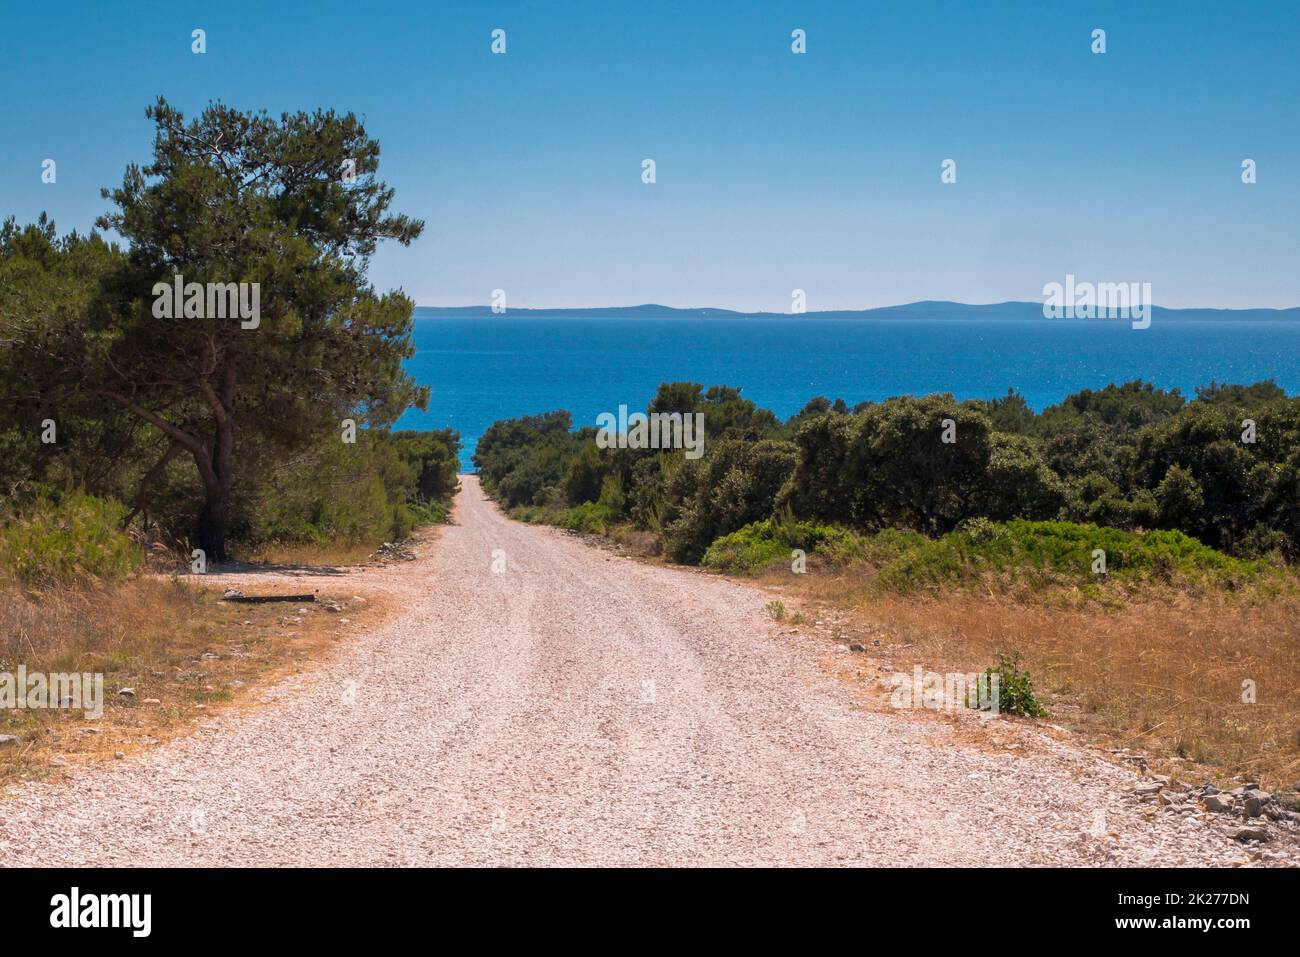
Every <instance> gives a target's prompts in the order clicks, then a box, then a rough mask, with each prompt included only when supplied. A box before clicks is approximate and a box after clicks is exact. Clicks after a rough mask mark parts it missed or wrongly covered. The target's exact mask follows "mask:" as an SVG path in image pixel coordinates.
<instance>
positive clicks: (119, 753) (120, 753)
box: [113, 751, 126, 761]
mask: <svg viewBox="0 0 1300 957" xmlns="http://www.w3.org/2000/svg"><path fill="white" fill-rule="evenodd" d="M113 757H114V758H116V759H117V760H118V761H121V760H122V759H123V758H125V757H126V752H125V751H114V752H113Z"/></svg>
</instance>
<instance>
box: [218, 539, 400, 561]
mask: <svg viewBox="0 0 1300 957" xmlns="http://www.w3.org/2000/svg"><path fill="white" fill-rule="evenodd" d="M374 550H375V549H374V547H373V546H372V545H369V544H367V543H365V542H270V543H267V544H264V545H258V546H256V547H254V548H249V549H236V554H235V558H236V559H238V560H239V561H244V562H255V563H258V564H264V565H356V564H359V563H361V562H364V561H365V560H366V559H367V558H369V557H370V556H371V554H373V553H374Z"/></svg>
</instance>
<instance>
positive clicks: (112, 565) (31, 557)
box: [0, 491, 143, 584]
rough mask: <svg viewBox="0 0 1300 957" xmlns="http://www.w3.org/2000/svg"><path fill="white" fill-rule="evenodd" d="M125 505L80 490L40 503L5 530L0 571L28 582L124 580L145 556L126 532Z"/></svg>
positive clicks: (0, 537)
mask: <svg viewBox="0 0 1300 957" xmlns="http://www.w3.org/2000/svg"><path fill="white" fill-rule="evenodd" d="M125 515H126V508H125V506H123V505H121V504H120V503H118V502H114V501H110V500H107V499H102V498H96V497H95V496H93V495H87V494H86V493H85V492H81V491H77V492H72V493H69V494H67V495H64V496H63V497H62V498H61V499H59V500H57V501H56V500H54V499H52V498H42V499H39V500H38V501H37V502H36V504H35V505H34V506H33V507H32V508H31V509H30V510H29V511H28V512H26V513H24V514H21V515H17V516H14V517H12V518H11V519H10V520H9V521H8V522H7V523H6V524H5V526H4V528H3V529H2V530H0V569H3V570H4V571H5V572H6V573H7V574H9V575H10V576H12V577H13V578H15V579H17V580H18V581H22V582H28V583H37V584H39V583H45V582H71V581H76V580H83V579H119V578H124V577H126V576H127V575H129V574H130V573H131V572H133V571H135V570H136V569H137V568H139V567H140V565H141V563H142V561H143V555H142V554H141V552H140V550H139V549H138V548H137V547H136V545H135V543H134V542H132V541H131V539H130V538H129V537H128V536H127V535H126V534H125V533H124V532H123V531H122V529H121V524H122V519H123V518H124V517H125Z"/></svg>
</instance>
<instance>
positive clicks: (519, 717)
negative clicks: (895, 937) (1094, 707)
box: [0, 477, 1245, 866]
mask: <svg viewBox="0 0 1300 957" xmlns="http://www.w3.org/2000/svg"><path fill="white" fill-rule="evenodd" d="M462 483H463V486H464V487H463V491H462V493H461V494H460V497H459V500H458V506H457V510H456V516H455V518H456V522H457V524H455V525H453V526H450V527H448V528H446V529H444V530H443V532H442V534H441V536H440V538H439V539H438V540H437V541H436V542H432V543H428V544H425V545H422V546H421V547H420V548H419V549H418V553H419V558H418V560H417V561H415V562H409V563H398V564H395V565H392V566H388V567H385V568H382V569H366V570H363V571H359V572H356V573H354V574H355V576H356V581H357V583H358V584H357V587H358V588H361V587H363V586H364V587H366V588H372V589H374V588H384V589H386V590H389V591H392V592H395V593H398V594H400V595H401V596H402V597H403V599H404V600H405V602H406V603H407V610H406V612H405V613H404V614H403V615H401V616H400V618H398V619H395V620H394V621H392V622H391V623H390V624H388V625H387V626H384V627H382V628H377V629H376V630H375V631H374V632H373V633H369V634H361V635H358V636H356V637H355V638H349V639H347V640H348V641H349V642H350V646H349V647H348V648H346V649H345V650H343V651H342V653H341V654H340V655H338V656H337V658H336V659H335V660H332V661H330V662H327V663H324V664H321V665H319V666H318V667H314V668H311V669H309V670H308V671H307V672H306V673H304V674H302V675H298V676H295V677H293V678H290V679H287V680H285V681H283V682H281V683H279V684H278V685H276V686H275V687H274V688H273V689H272V691H271V692H270V693H268V694H267V696H266V697H267V701H266V702H265V703H263V704H260V705H259V706H257V707H256V708H252V709H250V710H248V711H246V712H243V713H238V714H235V713H231V715H229V716H227V717H225V718H222V719H219V720H213V721H212V722H211V724H210V725H209V726H207V727H204V728H203V729H202V730H200V731H198V732H197V733H195V734H193V735H191V736H190V737H188V738H185V739H182V740H178V741H174V742H172V743H170V744H166V745H162V746H159V747H158V748H156V749H155V750H154V751H152V752H150V753H148V754H146V755H143V756H141V757H137V758H131V759H128V760H125V761H116V762H110V763H108V764H104V765H100V766H96V767H94V768H90V769H86V770H84V771H81V772H78V773H77V775H76V776H75V777H74V778H73V779H72V780H71V781H68V782H65V783H62V784H28V785H24V786H22V787H21V788H19V789H16V791H15V792H14V793H13V795H12V796H11V797H10V798H9V799H7V800H4V801H0V819H3V820H4V823H3V825H0V862H2V863H4V864H18V865H43V864H49V865H78V864H97V865H164V866H166V865H209V864H216V865H236V864H238V865H383V864H396V865H428V864H525V865H576V864H607V865H651V864H656V865H673V864H687V865H696V864H699V865H703V864H724V865H726V864H790V865H812V864H871V865H1000V864H1011V865H1050V864H1061V865H1081V864H1108V863H1110V864H1178V863H1186V864H1227V863H1232V862H1241V861H1243V860H1245V853H1244V851H1243V849H1242V848H1241V846H1240V845H1236V844H1234V843H1233V842H1232V841H1231V840H1230V839H1229V838H1227V837H1226V836H1225V835H1224V834H1223V833H1222V831H1221V829H1217V828H1216V827H1214V826H1213V825H1212V824H1207V823H1202V822H1201V820H1200V819H1199V818H1197V817H1195V816H1187V815H1184V816H1182V817H1180V818H1175V817H1174V816H1172V815H1161V816H1159V817H1158V818H1157V819H1156V820H1155V821H1151V822H1149V821H1145V820H1143V819H1142V817H1141V815H1140V814H1139V813H1138V811H1137V810H1136V808H1135V807H1133V806H1132V804H1131V803H1130V802H1129V801H1128V800H1127V799H1126V798H1125V794H1126V792H1127V791H1128V790H1129V789H1130V788H1131V787H1132V786H1133V785H1134V784H1135V783H1136V781H1137V779H1136V777H1135V776H1134V774H1133V773H1132V772H1130V771H1128V770H1125V769H1121V768H1118V767H1116V766H1113V765H1112V764H1110V763H1108V762H1106V761H1104V760H1102V759H1101V758H1100V757H1099V756H1098V755H1096V754H1094V753H1093V752H1091V751H1088V750H1085V749H1083V748H1076V747H1073V746H1068V745H1063V744H1059V743H1055V742H1051V741H1049V740H1048V739H1047V738H1046V736H1041V735H1040V736H1037V737H1038V738H1041V739H1042V740H1041V741H1040V742H1039V743H1038V744H1037V745H1036V746H1035V747H1033V748H1032V749H1028V750H1029V751H1030V752H1031V753H1029V754H1027V755H1026V756H1023V757H1012V756H1009V755H998V756H991V755H989V754H987V753H983V752H982V751H980V750H978V749H975V748H972V747H969V746H964V745H960V744H958V743H956V742H955V741H954V740H953V737H952V732H951V731H950V730H949V728H948V727H947V725H946V724H945V723H944V722H942V721H935V720H927V719H923V718H917V717H915V716H912V715H900V714H893V713H878V712H871V711H865V710H862V709H860V708H859V707H856V706H855V703H854V695H855V694H860V692H855V691H854V689H852V688H851V687H849V686H847V685H845V684H843V683H841V682H839V681H836V680H835V679H833V678H831V677H829V676H828V675H827V673H826V671H825V669H824V668H823V667H822V666H821V665H820V664H819V662H820V661H821V660H822V658H823V656H824V654H825V649H826V645H825V642H824V641H820V642H819V641H818V640H816V639H813V638H805V637H800V636H793V635H785V634H778V631H779V630H780V629H778V627H777V626H775V625H774V623H773V622H771V620H770V619H769V618H768V616H767V615H766V614H765V612H764V604H765V602H766V601H767V600H768V598H769V596H768V595H766V594H765V593H764V592H762V591H761V590H759V589H758V588H754V587H749V586H746V585H743V584H737V583H735V582H731V581H728V580H725V579H722V578H718V577H715V576H710V575H705V574H702V573H698V572H693V571H690V570H679V569H668V568H658V567H652V566H648V565H644V564H640V563H637V562H635V561H632V560H629V559H624V558H618V557H612V556H611V555H609V554H608V553H606V552H603V551H601V550H598V549H594V548H590V547H588V546H586V545H584V544H582V543H581V542H580V541H577V540H575V539H574V538H573V537H571V536H568V535H566V534H564V533H562V532H559V531H557V530H553V529H547V528H539V527H532V526H526V525H522V524H519V523H516V522H512V521H510V520H508V519H506V518H505V517H504V516H502V514H501V513H500V512H499V511H498V510H497V509H496V507H495V506H494V505H492V504H491V503H490V502H489V501H487V500H486V499H485V498H484V496H483V494H482V493H481V491H480V489H479V486H478V482H477V480H476V479H475V478H473V477H462ZM496 549H501V550H503V551H504V557H505V562H506V568H505V571H504V572H503V573H500V574H497V573H494V572H493V571H492V569H491V566H492V563H493V557H494V556H493V553H494V550H496ZM267 577H269V578H275V577H276V576H265V575H261V576H249V575H239V576H231V577H230V579H229V580H230V582H231V583H233V584H235V585H236V586H237V587H243V588H247V587H248V586H249V585H256V584H257V583H258V581H257V579H258V578H267ZM342 582H348V584H342V583H341V581H340V579H338V578H332V579H330V580H328V587H329V588H330V590H331V591H334V592H336V593H337V592H338V591H339V590H340V589H341V588H347V587H351V582H349V580H348V579H343V580H342ZM281 583H282V584H283V581H282V580H281ZM308 584H310V583H308ZM1099 813H1101V814H1103V815H1104V817H1100V818H1099V817H1098V814H1099ZM1099 824H1100V825H1104V827H1101V828H1100V829H1099ZM1106 832H1114V835H1115V836H1111V835H1110V834H1109V833H1106ZM1094 833H1097V834H1101V835H1102V836H1099V837H1098V836H1092V834H1094Z"/></svg>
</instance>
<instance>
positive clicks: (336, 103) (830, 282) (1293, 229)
mask: <svg viewBox="0 0 1300 957" xmlns="http://www.w3.org/2000/svg"><path fill="white" fill-rule="evenodd" d="M2 17H3V19H2V26H0V214H4V215H8V214H13V215H16V216H17V217H18V218H19V219H20V220H24V221H26V220H30V219H33V218H34V217H35V216H36V215H37V214H38V213H39V212H40V211H41V210H48V211H49V212H50V213H51V214H52V215H53V216H54V217H55V219H56V221H57V222H58V225H59V227H60V229H64V230H66V229H70V228H73V227H76V228H78V229H87V228H89V227H90V225H91V223H92V221H93V219H94V217H95V215H97V214H98V213H99V212H101V211H103V209H104V208H105V201H104V200H102V199H100V197H99V193H98V190H99V188H100V187H101V186H109V185H116V184H117V183H119V182H120V180H121V176H122V172H123V170H124V168H125V166H126V164H127V163H128V162H129V161H131V160H140V161H144V160H146V159H147V158H148V156H149V152H148V151H149V148H150V144H151V140H152V134H151V128H150V125H149V124H148V123H147V121H146V120H145V118H144V114H143V111H144V107H145V106H146V105H147V104H148V103H150V102H152V101H153V100H154V98H155V97H156V96H157V95H159V94H163V95H165V96H166V97H167V98H168V99H169V100H170V101H171V102H172V103H173V104H175V105H176V106H178V107H180V108H182V109H184V110H185V111H186V112H187V113H189V112H194V111H197V110H198V109H200V108H201V107H202V106H203V105H204V104H205V103H206V102H207V101H208V100H210V99H221V100H223V101H224V102H226V103H228V104H231V105H233V106H237V107H240V108H262V107H265V108H267V109H269V110H271V111H272V112H273V113H278V112H280V111H282V110H297V109H314V108H316V107H318V106H322V107H332V108H334V109H337V110H340V111H347V110H351V111H354V112H356V113H357V114H358V115H360V116H362V117H363V118H364V119H365V121H366V124H367V128H368V130H369V132H370V133H371V134H372V135H373V136H375V137H377V138H378V139H379V141H380V144H381V147H382V158H381V163H380V175H381V177H382V178H384V179H386V180H387V181H388V182H389V183H391V184H392V185H393V186H395V187H396V189H397V204H396V205H397V208H398V209H399V210H400V211H402V212H406V213H409V214H411V215H414V216H418V217H421V218H423V219H424V220H426V223H427V228H426V232H425V235H424V237H423V238H422V239H421V240H419V241H418V242H417V243H416V244H414V245H413V246H411V247H410V248H409V249H402V248H400V247H394V248H390V249H386V250H384V251H382V252H381V253H380V254H379V255H378V256H377V257H376V259H375V262H374V264H373V267H372V271H371V277H372V279H373V280H374V282H375V284H376V285H377V286H379V287H381V288H395V287H401V288H403V289H405V291H406V292H407V293H408V294H409V295H410V296H412V297H413V298H414V299H415V301H416V302H417V303H419V304H422V305H465V304H471V303H486V302H487V301H488V299H489V296H490V295H491V291H492V290H493V289H496V288H502V289H505V290H506V293H507V297H508V298H507V302H508V304H509V305H511V306H535V307H548V306H590V305H624V304H633V303H641V302H661V303H665V304H668V305H673V306H721V307H729V308H737V309H747V310H759V309H767V310H773V311H786V310H788V309H789V307H790V294H791V290H793V289H795V288H802V289H804V290H806V294H807V307H808V309H809V310H815V309H836V308H861V307H867V306H877V305H887V304H892V303H899V302H909V301H912V300H917V299H956V300H960V301H965V302H991V301H999V300H1004V299H1030V300H1034V299H1040V298H1041V296H1042V287H1043V284H1044V283H1046V282H1051V281H1063V279H1064V276H1065V274H1066V273H1067V272H1070V273H1074V274H1075V275H1076V276H1077V277H1079V279H1080V280H1093V281H1113V282H1119V281H1142V282H1150V283H1151V284H1152V289H1153V298H1154V299H1155V301H1156V302H1157V303H1159V304H1161V305H1166V306H1175V307H1178V306H1229V307H1246V306H1274V307H1285V306H1296V305H1300V3H1297V2H1296V0H1291V2H1278V0H1274V2H1258V3H1256V2H1242V3H1238V2H1234V3H1217V2H1216V3H1211V2H1195V0H1194V2H1165V0H1159V2H1156V0H1143V2H1132V0H1123V2H1115V3H1065V2H1055V0H1034V2H1023V3H1022V2H1011V0H1003V2H990V3H977V2H969V0H965V2H948V3H942V2H940V3H933V2H931V3H917V2H898V3H869V2H861V0H858V2H844V3H838V2H837V3H830V2H825V3H767V2H761V0H748V2H737V3H707V2H704V0H697V2H682V3H667V2H636V3H633V2H615V0H604V2H591V3H562V2H552V3H542V2H537V3H526V4H524V3H491V2H477V3H475V2H464V3H439V2H434V0H418V2H414V0H413V2H401V3H383V2H373V3H367V2H363V0H355V2H348V3H335V2H325V0H310V2H301V3H297V2H280V0H274V2H272V0H262V2H257V3H249V2H243V0H222V2H220V3H211V2H209V3H184V2H174V0H166V2H148V3H144V2H141V3H116V2H115V3H108V2H103V0H94V2H79V3H54V2H51V3H19V2H12V0H11V2H8V3H6V4H5V9H4V10H3V14H2ZM196 27H201V28H203V29H205V30H206V31H207V48H208V49H207V53H206V54H204V55H202V56H199V55H195V54H193V53H191V52H190V44H191V39H190V32H191V30H193V29H194V28H196ZM496 28H501V29H504V30H505V31H506V43H507V47H506V49H507V52H506V54H505V55H494V54H493V53H492V52H491V50H490V44H491V36H490V34H491V31H492V30H493V29H496ZM796 28H801V29H803V30H805V31H807V53H806V54H803V55H796V54H794V53H792V52H791V49H790V44H791V38H790V34H791V31H792V30H794V29H796ZM1095 28H1102V29H1105V30H1106V45H1107V52H1106V53H1105V54H1101V55H1098V54H1094V53H1092V52H1091V49H1090V46H1091V43H1092V41H1091V36H1090V35H1091V32H1092V30H1093V29H1095ZM46 158H53V159H55V160H56V161H57V163H58V181H57V183H55V184H52V185H47V184H42V183H41V179H40V174H41V161H42V160H43V159H46ZM646 158H652V159H654V160H655V162H656V164H657V180H658V181H657V182H656V183H655V184H654V185H646V184H644V183H642V181H641V163H642V160H643V159H646ZM1246 158H1250V159H1254V160H1255V161H1256V163H1257V169H1258V182H1257V183H1256V184H1254V185H1250V186H1247V185H1243V184H1242V182H1241V163H1242V160H1243V159H1246ZM945 159H953V160H955V161H956V163H957V182H956V183H955V184H951V185H947V184H943V183H941V182H940V166H941V164H942V162H943V161H944V160H945Z"/></svg>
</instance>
